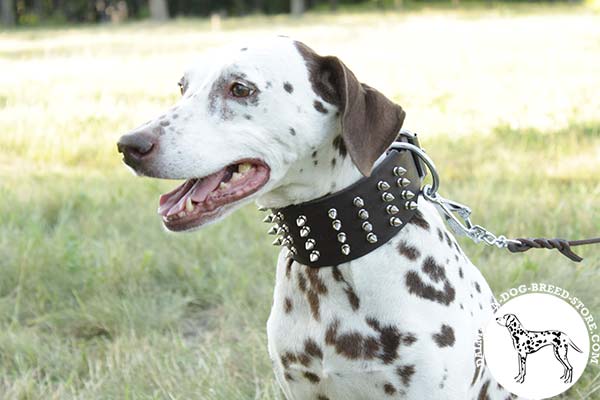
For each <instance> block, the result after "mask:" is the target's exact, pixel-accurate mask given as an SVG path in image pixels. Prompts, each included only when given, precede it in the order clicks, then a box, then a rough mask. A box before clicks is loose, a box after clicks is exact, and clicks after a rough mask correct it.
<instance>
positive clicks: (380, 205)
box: [264, 131, 425, 268]
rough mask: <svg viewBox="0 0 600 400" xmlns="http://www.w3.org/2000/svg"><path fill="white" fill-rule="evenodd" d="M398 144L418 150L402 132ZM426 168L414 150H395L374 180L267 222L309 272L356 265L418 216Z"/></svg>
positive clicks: (275, 213) (375, 171)
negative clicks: (309, 268) (361, 258)
mask: <svg viewBox="0 0 600 400" xmlns="http://www.w3.org/2000/svg"><path fill="white" fill-rule="evenodd" d="M397 141H401V142H408V143H411V144H414V145H416V146H418V141H417V138H416V135H415V134H413V133H411V132H408V131H402V132H400V135H399V137H398V139H397ZM424 176H425V169H424V168H423V166H422V165H421V163H420V160H419V159H418V158H417V157H416V156H415V155H414V154H413V153H412V152H410V151H408V150H398V149H394V148H393V147H392V148H391V149H390V150H388V151H387V154H386V156H385V158H384V159H383V160H382V161H381V162H380V163H379V164H377V166H376V167H375V168H374V169H373V171H372V173H371V175H370V176H368V177H364V178H362V179H360V180H359V181H357V182H355V183H354V184H352V185H351V186H349V187H347V188H345V189H343V190H340V191H338V192H335V193H332V194H330V195H327V196H324V197H321V198H319V199H316V200H312V201H309V202H305V203H301V204H295V205H291V206H288V207H285V208H279V209H273V210H272V214H270V215H268V216H267V217H266V218H265V220H264V221H265V222H269V223H275V225H274V226H273V227H271V229H270V230H269V233H270V234H275V235H277V238H276V239H275V241H274V242H273V244H275V245H282V246H286V247H287V248H288V257H291V258H293V259H294V260H295V261H297V262H299V263H301V264H303V265H307V266H309V267H315V268H320V267H328V266H335V265H339V264H342V263H346V262H348V261H352V260H354V259H357V258H359V257H362V256H364V255H365V254H368V253H370V252H371V251H373V250H375V249H377V248H378V247H380V246H382V245H384V244H385V243H387V242H388V241H389V240H390V239H391V238H392V237H394V235H396V234H397V233H398V232H399V231H400V230H401V229H402V228H403V227H404V226H405V225H406V224H407V223H408V222H409V221H410V220H411V218H412V217H413V216H414V215H415V213H416V210H417V200H418V196H419V192H420V189H421V182H422V179H423V178H424Z"/></svg>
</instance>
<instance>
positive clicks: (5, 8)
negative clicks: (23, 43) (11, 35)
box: [0, 0, 15, 26]
mask: <svg viewBox="0 0 600 400" xmlns="http://www.w3.org/2000/svg"><path fill="white" fill-rule="evenodd" d="M0 1H2V5H1V6H2V9H1V10H0V14H2V25H7V26H13V25H14V24H15V8H14V7H15V4H14V2H13V0H0Z"/></svg>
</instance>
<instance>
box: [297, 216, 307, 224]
mask: <svg viewBox="0 0 600 400" xmlns="http://www.w3.org/2000/svg"><path fill="white" fill-rule="evenodd" d="M304 224H306V217H305V216H304V215H299V216H298V218H296V226H304Z"/></svg>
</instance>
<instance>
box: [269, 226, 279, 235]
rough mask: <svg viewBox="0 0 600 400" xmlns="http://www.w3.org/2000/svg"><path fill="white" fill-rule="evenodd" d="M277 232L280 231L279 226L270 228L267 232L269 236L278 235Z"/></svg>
mask: <svg viewBox="0 0 600 400" xmlns="http://www.w3.org/2000/svg"><path fill="white" fill-rule="evenodd" d="M277 230H278V228H277V225H273V226H272V227H270V228H269V230H268V231H267V234H269V235H276V234H277Z"/></svg>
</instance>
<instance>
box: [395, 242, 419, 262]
mask: <svg viewBox="0 0 600 400" xmlns="http://www.w3.org/2000/svg"><path fill="white" fill-rule="evenodd" d="M398 252H399V253H400V254H402V255H403V256H404V257H406V258H408V259H409V260H411V261H414V260H416V259H417V258H419V257H420V256H421V253H420V252H419V250H418V249H417V248H416V247H413V246H409V245H408V244H407V243H406V242H405V241H403V240H401V241H400V242H399V243H398Z"/></svg>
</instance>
